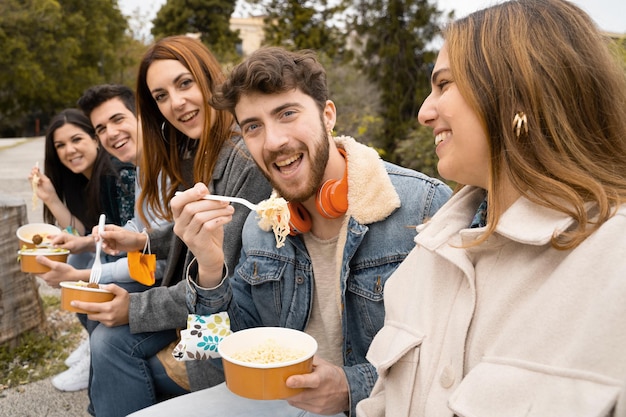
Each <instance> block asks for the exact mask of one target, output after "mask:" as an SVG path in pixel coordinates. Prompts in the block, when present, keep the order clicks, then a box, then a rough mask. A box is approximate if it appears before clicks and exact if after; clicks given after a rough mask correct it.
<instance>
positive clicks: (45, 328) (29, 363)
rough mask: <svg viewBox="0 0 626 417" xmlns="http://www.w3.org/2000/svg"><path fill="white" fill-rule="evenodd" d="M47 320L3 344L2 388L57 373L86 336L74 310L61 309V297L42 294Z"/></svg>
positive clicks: (0, 352)
mask: <svg viewBox="0 0 626 417" xmlns="http://www.w3.org/2000/svg"><path fill="white" fill-rule="evenodd" d="M42 299H43V305H44V314H45V317H46V321H45V322H44V323H43V325H42V326H40V327H39V328H37V329H33V330H30V331H27V332H24V333H23V334H21V335H20V336H19V337H18V339H17V341H16V342H15V343H5V344H4V345H2V346H0V391H2V390H4V389H7V388H13V387H17V386H19V385H24V384H28V383H31V382H35V381H39V380H41V379H45V378H48V377H50V376H52V375H56V374H58V373H59V372H62V371H64V370H65V369H67V367H66V366H65V364H64V362H63V361H64V360H65V358H66V357H67V355H68V354H69V352H71V351H72V350H73V349H74V348H75V347H76V346H78V343H79V342H80V340H81V339H82V337H83V336H82V332H83V327H82V326H81V325H80V323H79V321H78V320H77V319H76V315H75V314H74V313H70V312H67V311H64V310H61V307H60V304H61V302H60V299H59V297H55V296H42Z"/></svg>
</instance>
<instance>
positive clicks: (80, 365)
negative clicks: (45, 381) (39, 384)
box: [52, 356, 91, 391]
mask: <svg viewBox="0 0 626 417" xmlns="http://www.w3.org/2000/svg"><path fill="white" fill-rule="evenodd" d="M90 365H91V357H90V356H84V357H83V358H82V359H81V360H79V361H78V362H77V363H75V364H74V366H72V367H71V368H70V369H68V370H67V371H65V372H61V373H60V374H58V375H57V376H55V377H54V378H52V385H53V386H54V387H55V388H56V389H58V390H59V391H80V390H83V389H86V388H87V386H88V385H89V366H90Z"/></svg>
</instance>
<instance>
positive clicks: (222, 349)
mask: <svg viewBox="0 0 626 417" xmlns="http://www.w3.org/2000/svg"><path fill="white" fill-rule="evenodd" d="M217 349H218V352H219V354H220V355H221V356H222V363H223V364H224V375H225V377H226V386H227V387H228V389H230V390H231V391H232V392H233V393H234V394H237V395H239V396H241V397H246V398H251V399H254V400H277V399H283V398H287V397H291V396H292V395H295V394H297V393H299V392H300V391H302V389H293V388H287V386H286V385H285V381H287V378H288V377H290V376H291V375H299V374H308V373H311V371H312V370H313V355H315V352H316V351H317V342H316V341H315V339H314V338H313V337H311V336H309V335H308V334H306V333H304V332H301V331H298V330H294V329H286V328H283V327H254V328H250V329H245V330H240V331H238V332H234V333H232V334H231V335H230V336H227V337H225V338H224V339H223V340H222V341H220V343H219V345H218V348H217Z"/></svg>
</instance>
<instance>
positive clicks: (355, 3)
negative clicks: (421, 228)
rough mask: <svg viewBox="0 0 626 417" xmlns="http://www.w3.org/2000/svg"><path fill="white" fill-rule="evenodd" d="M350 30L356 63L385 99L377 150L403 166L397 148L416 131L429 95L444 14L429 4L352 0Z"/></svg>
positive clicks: (410, 0)
mask: <svg viewBox="0 0 626 417" xmlns="http://www.w3.org/2000/svg"><path fill="white" fill-rule="evenodd" d="M348 3H350V4H351V5H352V7H353V10H354V13H353V14H352V15H351V17H350V19H349V27H350V28H351V29H354V31H355V33H356V34H357V35H358V36H357V37H355V38H354V40H355V42H356V44H357V47H356V51H357V52H358V53H356V54H355V57H356V59H357V61H358V62H359V63H360V65H361V67H362V68H363V69H364V70H365V72H366V74H367V75H368V77H369V78H370V80H372V81H373V82H375V83H376V84H377V85H378V87H379V91H380V94H381V117H382V118H383V127H382V130H381V134H380V136H379V137H378V138H377V142H376V143H377V146H379V147H380V148H382V149H384V151H385V155H386V157H387V158H389V159H390V160H391V161H393V162H398V155H399V154H398V152H396V148H397V147H398V146H399V144H400V143H401V141H403V140H405V139H407V136H408V133H409V132H410V131H411V129H413V128H415V127H416V124H415V119H416V117H417V112H418V110H419V107H420V105H421V103H422V101H423V99H424V97H426V95H427V94H428V91H429V86H430V84H429V76H430V65H431V64H432V62H433V61H434V59H435V52H434V51H432V50H431V49H429V48H430V47H429V46H430V45H432V42H433V41H434V40H435V39H436V36H437V33H438V25H437V21H438V20H439V19H440V17H441V12H440V11H438V10H437V8H436V6H434V5H432V4H430V2H429V0H349V1H348Z"/></svg>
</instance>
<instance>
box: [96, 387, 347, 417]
mask: <svg viewBox="0 0 626 417" xmlns="http://www.w3.org/2000/svg"><path fill="white" fill-rule="evenodd" d="M171 416H176V417H213V416H215V417H223V416H228V417H237V416H249V417H318V416H319V414H313V413H309V412H308V411H304V410H301V409H299V408H296V407H292V406H290V405H289V403H287V401H283V400H274V401H260V400H250V399H247V398H243V397H240V396H238V395H235V394H233V393H232V392H230V390H229V389H228V387H226V384H225V383H222V384H220V385H216V386H214V387H212V388H207V389H203V390H200V391H195V392H192V393H191V394H185V395H182V396H180V397H177V398H173V399H171V400H168V401H164V402H162V403H159V404H157V405H154V406H152V407H149V408H146V409H144V410H141V411H138V412H136V413H133V414H131V416H130V417H171ZM98 417H100V415H98ZM320 417H321V416H320ZM331 417H345V414H344V413H341V414H336V415H334V416H331Z"/></svg>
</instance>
